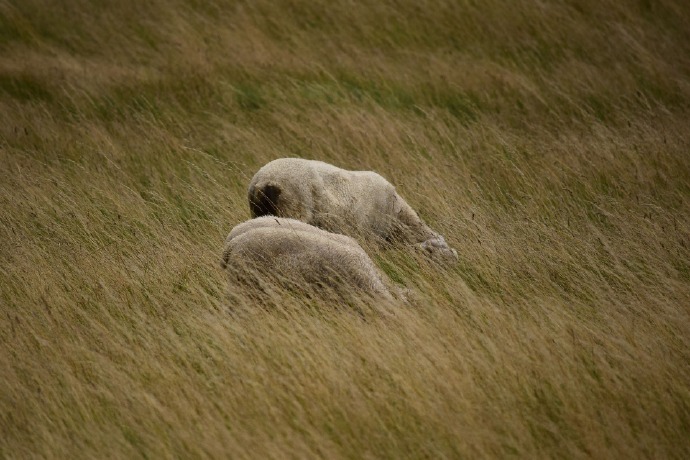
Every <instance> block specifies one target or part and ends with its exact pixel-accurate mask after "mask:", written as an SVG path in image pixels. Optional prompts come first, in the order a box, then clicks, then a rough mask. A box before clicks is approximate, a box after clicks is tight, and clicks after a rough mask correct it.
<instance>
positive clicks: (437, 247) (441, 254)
mask: <svg viewBox="0 0 690 460" xmlns="http://www.w3.org/2000/svg"><path fill="white" fill-rule="evenodd" d="M419 247H420V248H421V249H422V250H423V251H424V252H425V253H427V254H429V255H430V256H431V257H433V258H437V259H440V260H443V261H446V262H456V261H457V260H458V252H457V251H456V250H455V249H453V248H451V247H450V246H448V243H446V240H445V238H443V237H442V236H441V235H438V236H436V237H434V238H429V239H428V240H426V241H424V242H423V243H420V245H419Z"/></svg>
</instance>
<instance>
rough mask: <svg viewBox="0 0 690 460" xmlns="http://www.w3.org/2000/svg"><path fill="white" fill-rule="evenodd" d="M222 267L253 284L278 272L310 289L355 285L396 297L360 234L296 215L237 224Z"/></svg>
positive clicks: (361, 289) (279, 276)
mask: <svg viewBox="0 0 690 460" xmlns="http://www.w3.org/2000/svg"><path fill="white" fill-rule="evenodd" d="M221 267H222V268H224V269H227V270H228V271H229V272H231V273H232V274H234V275H235V277H236V279H242V280H245V281H246V280H249V282H250V283H257V282H259V279H260V278H261V277H262V276H268V277H271V276H272V277H273V278H274V279H278V280H287V281H291V282H292V283H293V285H294V284H297V285H302V286H303V287H304V288H306V289H310V290H314V288H318V287H319V286H328V287H330V288H332V289H333V290H334V291H335V292H337V293H342V292H345V291H343V290H342V289H343V288H344V289H345V290H346V291H347V292H348V293H352V292H353V288H354V289H357V290H359V292H362V293H364V294H367V295H369V296H370V297H374V298H379V299H387V300H392V299H393V296H392V295H391V293H390V291H389V289H388V287H387V285H386V283H385V282H384V277H383V275H382V274H381V273H380V272H379V270H378V269H377V268H376V266H375V265H374V263H373V262H372V260H371V259H370V258H369V256H368V255H367V254H366V252H364V250H363V249H362V247H361V246H360V245H359V244H358V243H357V242H356V241H355V240H354V239H352V238H350V237H348V236H345V235H339V234H335V233H330V232H327V231H325V230H322V229H320V228H317V227H314V226H312V225H309V224H306V223H304V222H301V221H298V220H295V219H288V218H279V217H270V216H265V217H259V218H256V219H251V220H248V221H246V222H243V223H241V224H239V225H237V226H236V227H235V228H233V229H232V231H231V232H230V234H229V235H228V237H227V239H226V242H225V250H224V252H223V256H222V260H221ZM316 290H317V291H318V289H316ZM354 292H358V291H354Z"/></svg>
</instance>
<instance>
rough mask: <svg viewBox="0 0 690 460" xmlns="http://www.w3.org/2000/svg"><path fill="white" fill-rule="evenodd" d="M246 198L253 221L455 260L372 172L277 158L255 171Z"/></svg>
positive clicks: (443, 242)
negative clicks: (295, 223) (291, 223)
mask: <svg viewBox="0 0 690 460" xmlns="http://www.w3.org/2000/svg"><path fill="white" fill-rule="evenodd" d="M248 195H249V208H250V211H251V215H252V217H259V216H266V215H273V216H279V217H289V218H293V219H298V220H301V221H303V222H306V223H308V224H312V225H315V226H317V227H320V228H323V229H325V230H328V231H331V232H336V233H342V234H345V235H350V236H355V237H357V236H364V237H365V238H371V237H373V238H375V239H383V240H386V241H401V242H404V243H411V244H416V245H417V246H419V247H420V248H422V249H424V250H425V251H426V252H428V253H429V254H432V255H434V256H441V257H443V258H448V259H453V260H455V259H457V252H456V251H455V250H454V249H452V248H450V247H449V246H448V244H447V243H446V240H445V239H444V238H443V236H441V235H440V234H438V233H437V232H435V231H433V230H432V229H431V228H429V226H428V225H427V224H426V223H424V221H423V220H422V219H421V218H420V217H419V216H418V215H417V213H416V212H415V211H414V210H413V209H412V208H411V207H410V205H408V204H407V202H406V201H405V200H404V199H403V198H402V197H401V196H400V195H398V193H397V192H396V191H395V187H394V186H393V185H392V184H391V183H390V182H388V181H387V180H386V179H384V178H383V177H381V176H380V175H379V174H377V173H375V172H372V171H348V170H345V169H341V168H338V167H336V166H333V165H330V164H328V163H324V162H322V161H314V160H303V159H300V158H281V159H277V160H274V161H271V162H270V163H268V164H266V165H265V166H264V167H262V168H261V169H259V171H258V172H257V173H256V174H255V175H254V177H253V178H252V180H251V182H250V183H249V190H248Z"/></svg>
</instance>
